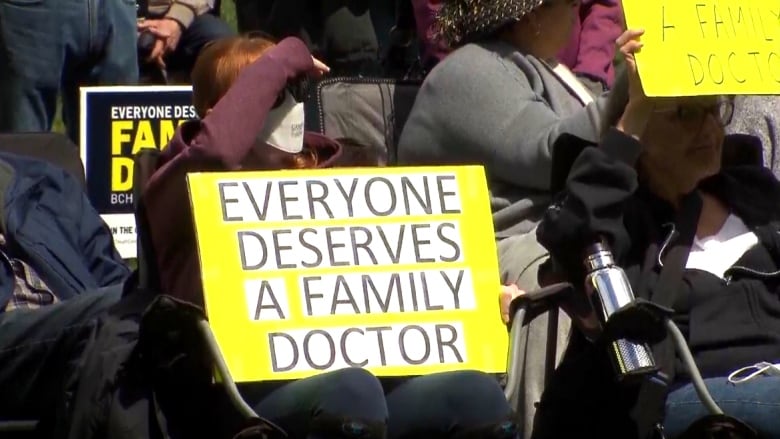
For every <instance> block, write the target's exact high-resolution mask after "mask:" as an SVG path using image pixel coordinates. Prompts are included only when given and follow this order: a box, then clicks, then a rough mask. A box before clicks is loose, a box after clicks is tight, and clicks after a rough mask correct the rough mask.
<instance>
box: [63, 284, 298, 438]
mask: <svg viewBox="0 0 780 439" xmlns="http://www.w3.org/2000/svg"><path fill="white" fill-rule="evenodd" d="M202 319H203V315H202V311H201V310H200V309H199V308H197V307H194V306H192V305H189V304H186V303H183V302H179V301H177V300H175V299H173V298H170V297H168V296H163V295H157V294H154V293H152V292H150V291H145V290H140V289H133V288H132V287H131V291H130V294H128V295H126V297H125V298H124V299H123V300H122V301H121V302H120V303H118V304H117V305H116V306H115V307H114V308H113V309H111V310H110V311H109V312H108V313H107V315H105V316H104V317H102V318H101V319H100V320H99V324H98V325H97V329H96V330H95V332H94V334H93V336H92V339H91V340H90V344H89V348H88V350H87V354H86V356H85V358H84V361H83V365H82V368H81V376H80V379H79V384H78V388H77V391H76V393H75V397H74V399H73V404H72V406H71V407H69V409H68V410H67V413H65V416H62V419H59V420H58V425H57V435H56V437H63V438H72V439H103V438H106V439H107V438H111V439H125V438H126V439H137V438H154V439H158V438H159V439H176V438H193V437H203V438H210V439H211V438H213V439H222V438H225V439H232V438H238V437H241V438H257V439H265V438H276V437H284V436H285V435H284V433H283V432H282V431H281V430H280V429H278V428H277V427H275V426H274V425H273V424H271V423H270V422H267V421H265V420H263V419H260V418H255V419H247V417H246V416H244V414H242V413H239V412H238V411H237V410H235V408H234V406H232V405H231V404H230V403H229V401H228V398H227V395H225V393H224V392H222V391H221V389H220V388H219V387H217V386H215V385H214V384H213V370H214V365H213V362H212V360H211V356H210V355H209V353H208V346H207V343H206V342H205V340H203V338H202V337H200V336H199V332H198V329H197V327H196V326H197V325H198V322H199V321H201V320H202Z"/></svg>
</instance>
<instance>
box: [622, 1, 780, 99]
mask: <svg viewBox="0 0 780 439" xmlns="http://www.w3.org/2000/svg"><path fill="white" fill-rule="evenodd" d="M623 9H624V12H625V16H626V24H627V25H628V28H633V29H640V28H641V29H644V30H645V35H644V36H642V42H643V43H644V46H643V47H642V50H641V52H640V53H639V54H637V67H638V69H639V75H640V77H641V80H642V87H643V89H644V91H645V94H647V95H648V96H697V95H719V94H778V93H780V3H778V2H777V1H775V0H695V1H694V0H656V1H648V0H623Z"/></svg>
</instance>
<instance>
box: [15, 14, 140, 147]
mask: <svg viewBox="0 0 780 439" xmlns="http://www.w3.org/2000/svg"><path fill="white" fill-rule="evenodd" d="M136 33H137V32H136V11H135V0H0V66H2V68H0V132H25V131H50V130H51V126H52V121H53V120H54V115H55V111H56V108H57V95H58V93H59V92H60V91H61V92H62V97H63V101H62V118H63V120H64V122H65V126H66V128H67V132H68V137H70V138H71V140H73V141H74V143H76V144H78V141H79V86H84V85H96V84H106V85H113V84H134V83H136V82H137V80H138V59H137V58H138V56H137V49H136Z"/></svg>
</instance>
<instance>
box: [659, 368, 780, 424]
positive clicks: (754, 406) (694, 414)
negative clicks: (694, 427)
mask: <svg viewBox="0 0 780 439" xmlns="http://www.w3.org/2000/svg"><path fill="white" fill-rule="evenodd" d="M704 382H705V384H706V385H707V389H708V390H709V391H710V393H711V394H712V398H713V399H714V400H715V402H716V403H717V404H718V405H719V406H720V408H721V409H723V412H724V413H725V414H726V415H729V416H733V417H735V418H737V419H739V420H741V421H743V422H745V423H746V424H748V425H750V426H751V427H753V428H754V429H755V430H756V431H757V432H758V433H759V435H760V436H761V437H766V438H778V437H780V421H778V419H780V377H778V376H758V377H755V378H753V379H751V380H749V381H746V382H743V383H740V384H732V383H730V382H728V380H727V379H726V378H725V377H723V378H708V379H706V380H704ZM708 414H709V413H708V412H707V410H706V409H705V408H704V406H702V404H701V402H700V401H699V397H698V396H697V394H696V391H695V390H694V388H693V385H692V384H687V385H685V386H683V387H681V388H679V389H677V390H674V391H673V392H671V393H670V394H669V397H668V398H667V400H666V420H665V421H664V429H665V430H666V432H667V433H669V434H668V436H669V437H674V436H676V435H679V434H680V433H682V432H683V431H685V430H686V429H687V428H688V426H690V424H692V423H693V422H695V421H696V420H697V419H699V418H701V417H703V416H706V415H708Z"/></svg>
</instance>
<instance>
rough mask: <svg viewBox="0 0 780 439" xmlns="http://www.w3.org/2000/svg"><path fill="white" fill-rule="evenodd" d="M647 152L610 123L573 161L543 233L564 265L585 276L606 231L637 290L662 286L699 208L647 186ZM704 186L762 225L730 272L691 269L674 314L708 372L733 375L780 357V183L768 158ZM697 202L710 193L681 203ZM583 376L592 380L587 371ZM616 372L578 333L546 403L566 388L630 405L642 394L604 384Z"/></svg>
mask: <svg viewBox="0 0 780 439" xmlns="http://www.w3.org/2000/svg"><path fill="white" fill-rule="evenodd" d="M562 146H563V147H565V146H566V145H562ZM640 151H641V145H640V144H639V142H637V141H636V140H634V139H633V138H631V137H629V136H626V135H624V134H623V133H621V132H619V131H617V130H612V131H610V132H608V133H607V134H606V136H605V138H604V139H603V140H602V142H601V144H600V145H599V146H598V147H595V146H588V147H586V148H585V149H584V150H583V151H582V152H581V153H580V154H579V156H577V158H576V160H574V163H573V165H572V167H571V170H570V172H569V174H568V178H567V180H566V184H565V189H564V190H563V191H562V192H561V193H560V194H559V196H558V197H557V199H556V201H555V202H554V203H553V204H552V206H551V207H550V208H549V209H548V210H547V212H546V214H545V216H544V218H543V221H542V223H541V224H540V226H539V229H538V232H537V233H538V239H539V242H540V243H541V244H542V245H544V246H545V247H546V248H547V249H548V250H549V251H550V254H551V256H552V259H554V260H555V261H556V265H558V266H559V267H561V268H563V270H564V271H565V272H566V274H567V277H568V278H569V280H571V281H572V282H574V283H580V284H581V283H582V281H583V279H584V272H583V268H582V251H583V249H584V248H586V246H587V245H588V244H589V243H592V242H594V240H595V239H597V238H598V237H599V236H600V237H603V238H606V239H607V241H608V242H609V244H610V246H611V248H612V250H613V253H614V255H615V257H616V259H617V263H618V264H619V265H620V266H621V267H623V268H624V269H625V271H626V273H627V275H628V277H629V280H630V282H631V284H632V287H633V289H634V294H635V295H636V296H637V297H642V298H645V299H649V300H653V299H654V297H656V296H657V295H658V294H659V292H658V291H656V288H655V286H656V283H657V281H658V276H659V273H660V271H661V262H663V260H664V256H665V252H666V251H667V250H668V248H670V246H673V245H674V244H675V242H681V241H682V240H688V242H690V241H691V240H692V238H693V233H695V228H696V227H695V225H696V223H697V219H698V210H696V209H693V211H694V212H695V214H694V215H689V217H685V215H679V214H678V212H677V211H675V210H674V209H673V207H672V206H671V205H670V204H668V203H666V202H664V201H663V200H661V199H659V198H658V197H655V196H654V195H652V194H651V193H649V192H648V191H646V190H644V189H643V188H641V187H640V186H639V184H638V180H637V173H636V171H635V169H634V165H635V163H636V161H637V159H638V157H639V153H640ZM699 189H700V190H701V191H705V192H707V193H709V194H711V195H713V196H715V197H717V198H718V199H719V200H720V201H722V202H723V203H724V204H725V205H726V206H728V207H729V208H730V209H731V212H732V213H733V214H735V215H737V216H738V217H740V218H741V219H742V220H743V221H744V222H745V224H746V225H747V226H748V227H749V228H750V229H751V230H753V231H754V232H755V233H756V235H757V236H758V238H759V244H758V245H756V246H754V247H753V248H751V249H750V250H748V251H747V252H746V253H745V254H744V255H743V256H742V257H741V258H740V260H739V261H738V262H737V263H736V264H735V265H734V266H733V267H732V268H730V269H729V270H728V271H727V272H726V280H722V279H720V278H718V277H717V276H714V275H712V274H710V273H707V272H703V271H699V270H685V271H684V272H683V279H682V283H681V286H680V288H679V289H678V291H677V292H676V294H675V296H676V298H675V301H674V304H673V308H674V310H675V315H674V317H673V319H674V321H675V322H676V323H677V324H678V326H680V329H681V330H682V332H683V334H684V335H685V336H686V339H687V340H688V344H689V347H690V349H691V351H692V353H693V356H694V359H695V360H696V363H697V365H698V366H699V368H700V369H701V371H702V374H703V375H704V376H705V377H707V376H724V375H726V374H728V373H729V372H731V371H733V370H735V369H737V368H739V367H742V366H746V365H750V364H753V363H756V362H759V361H774V362H777V360H780V183H779V182H778V181H777V180H776V179H775V177H774V176H773V175H772V173H771V172H770V171H769V170H767V169H763V168H761V167H759V166H734V167H724V168H723V169H722V171H721V172H720V173H719V174H718V175H715V176H713V177H710V178H708V179H706V180H704V181H702V182H701V183H700V186H699ZM688 203H694V204H696V203H698V204H699V205H700V203H701V200H700V198H699V197H698V196H697V195H696V193H693V194H691V195H689V196H688V197H686V198H685V201H684V202H683V206H682V207H681V208H680V211H686V207H685V206H686V205H688ZM692 216H695V217H692ZM673 230H674V231H675V233H671V232H672V231H673ZM659 261H661V262H659ZM673 369H674V372H675V373H676V378H677V382H678V383H679V382H685V381H687V380H686V374H685V371H684V370H682V369H681V368H680V367H679V363H678V365H677V367H674V368H673ZM567 374H568V376H567ZM584 376H588V379H587V380H583V379H582V377H584ZM612 376H613V375H612V370H611V368H610V366H609V362H608V360H607V357H606V352H605V351H604V350H603V349H599V348H597V347H594V346H591V345H589V343H588V342H586V341H584V339H583V338H582V337H579V336H575V337H574V338H573V340H572V345H571V346H570V348H569V351H567V354H566V356H565V357H564V360H563V364H562V366H561V367H560V368H559V370H558V372H557V376H556V379H554V381H556V380H557V381H558V382H557V383H553V384H552V385H551V386H550V387H551V389H550V392H547V393H549V394H550V395H547V400H548V402H547V404H548V405H549V404H553V401H552V400H553V399H555V398H554V397H553V395H557V397H558V398H563V399H564V400H567V399H568V400H571V401H570V402H575V400H577V399H580V404H579V405H578V407H577V408H576V410H578V411H580V412H583V411H588V410H584V409H585V408H586V407H584V405H588V404H584V405H583V404H582V399H581V398H590V399H591V400H592V401H591V402H593V404H592V405H591V406H598V407H599V410H600V411H602V412H604V413H609V408H608V407H609V406H613V407H616V408H617V407H621V406H625V405H626V404H628V405H630V404H631V403H630V401H631V398H633V397H634V396H635V393H633V394H632V392H631V391H626V389H622V390H623V391H622V393H621V392H618V393H614V392H613V393H611V392H606V391H605V389H607V388H613V387H612V386H614V383H613V382H611V377H612ZM556 388H557V389H558V390H560V391H556V390H555V389H556ZM634 390H635V389H634ZM583 392H584V393H583ZM577 394H579V395H580V396H579V397H578V396H576V395H577ZM608 395H609V396H608ZM594 398H595V399H594ZM544 399H545V398H543V405H544V404H545V401H544ZM596 399H599V400H601V399H605V400H604V401H600V402H597V401H596ZM606 399H608V400H609V401H606ZM560 402H561V401H557V402H556V404H558V403H560ZM543 417H544V416H543ZM583 419H585V418H583ZM551 422H554V419H552V418H551ZM585 422H589V423H592V422H593V419H590V420H589V421H585ZM604 422H612V423H613V424H614V422H613V421H607V420H605V421H604ZM574 424H576V422H572V423H571V424H570V425H571V426H574Z"/></svg>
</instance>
